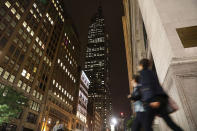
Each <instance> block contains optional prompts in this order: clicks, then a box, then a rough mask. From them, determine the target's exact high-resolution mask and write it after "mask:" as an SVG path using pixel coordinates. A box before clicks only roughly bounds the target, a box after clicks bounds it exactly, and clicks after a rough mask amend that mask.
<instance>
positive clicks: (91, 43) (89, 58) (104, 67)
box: [85, 6, 112, 130]
mask: <svg viewBox="0 0 197 131" xmlns="http://www.w3.org/2000/svg"><path fill="white" fill-rule="evenodd" d="M109 68H110V66H109V35H108V34H107V32H106V28H105V23H104V17H103V14H102V7H101V6H99V8H98V11H97V13H96V14H95V15H93V17H92V19H91V23H90V25H89V31H88V44H87V50H86V60H85V72H86V74H87V76H88V77H89V79H90V82H91V83H90V88H89V99H92V100H94V101H95V106H96V110H97V111H98V112H99V113H100V114H101V117H102V119H103V130H105V129H106V128H108V127H109V120H110V116H111V110H112V107H111V96H110V89H109Z"/></svg>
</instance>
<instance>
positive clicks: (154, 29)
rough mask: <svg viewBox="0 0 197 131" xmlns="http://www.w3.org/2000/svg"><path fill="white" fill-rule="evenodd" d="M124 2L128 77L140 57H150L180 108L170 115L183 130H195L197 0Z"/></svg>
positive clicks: (137, 0)
mask: <svg viewBox="0 0 197 131" xmlns="http://www.w3.org/2000/svg"><path fill="white" fill-rule="evenodd" d="M123 3H124V10H125V16H123V28H124V36H125V47H126V53H127V62H128V63H127V64H128V70H130V71H129V79H130V80H131V74H132V73H136V63H138V62H139V59H141V58H143V57H146V58H149V59H151V60H152V61H153V63H154V64H153V67H155V69H156V72H157V75H158V78H159V80H160V83H161V84H162V86H163V87H164V89H165V90H166V92H167V93H168V94H169V95H170V96H171V97H172V98H173V99H174V100H175V101H176V102H177V104H178V106H179V108H180V109H179V111H177V112H176V113H173V114H172V116H173V118H174V120H175V121H176V122H177V123H178V124H179V125H181V126H182V127H183V128H184V130H186V131H195V130H197V114H196V112H195V109H196V103H195V101H196V100H197V88H196V87H197V68H196V67H197V59H196V58H197V37H196V34H197V28H196V26H197V14H196V12H197V1H194V0H187V1H186V0H173V1H171V0H167V1H161V0H159V1H156V0H148V1H147V0H123ZM131 90H132V88H131ZM157 122H158V124H159V130H166V129H167V127H166V125H165V124H164V123H163V121H162V120H160V119H158V120H157Z"/></svg>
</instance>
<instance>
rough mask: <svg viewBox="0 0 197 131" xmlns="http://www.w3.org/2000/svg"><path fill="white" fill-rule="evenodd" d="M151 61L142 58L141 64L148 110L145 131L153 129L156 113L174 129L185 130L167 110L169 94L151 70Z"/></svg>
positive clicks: (141, 77)
mask: <svg viewBox="0 0 197 131" xmlns="http://www.w3.org/2000/svg"><path fill="white" fill-rule="evenodd" d="M149 66H150V61H149V60H148V59H142V60H141V61H140V64H139V70H140V84H141V86H142V87H141V90H140V92H141V101H142V102H143V104H144V108H145V110H146V112H145V115H144V119H145V121H144V122H145V123H144V124H143V125H144V130H145V131H153V129H152V124H153V121H154V118H155V116H156V115H159V116H160V117H162V118H163V119H164V121H165V122H166V124H167V125H168V126H169V127H170V128H171V129H172V130H174V131H183V130H182V129H181V128H180V127H179V126H178V125H176V124H175V123H174V122H173V120H172V119H171V117H170V116H169V114H168V112H167V104H168V95H167V94H166V93H165V92H164V91H163V89H162V87H161V85H160V84H159V81H158V79H157V77H156V75H155V74H154V73H153V71H151V70H149V69H148V68H149Z"/></svg>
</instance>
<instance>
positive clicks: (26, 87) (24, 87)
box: [17, 80, 31, 93]
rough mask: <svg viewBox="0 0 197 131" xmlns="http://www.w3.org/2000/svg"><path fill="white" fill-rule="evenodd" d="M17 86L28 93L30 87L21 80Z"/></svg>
mask: <svg viewBox="0 0 197 131" xmlns="http://www.w3.org/2000/svg"><path fill="white" fill-rule="evenodd" d="M17 87H19V88H21V89H22V90H24V91H26V92H27V93H30V91H31V87H30V86H28V85H27V84H26V83H24V82H22V81H21V80H19V81H18V83H17Z"/></svg>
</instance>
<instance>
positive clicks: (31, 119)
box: [27, 112, 38, 124]
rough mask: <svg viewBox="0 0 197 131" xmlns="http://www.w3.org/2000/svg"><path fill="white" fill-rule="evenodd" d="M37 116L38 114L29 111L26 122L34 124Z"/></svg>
mask: <svg viewBox="0 0 197 131" xmlns="http://www.w3.org/2000/svg"><path fill="white" fill-rule="evenodd" d="M37 117H38V116H37V115H36V114H34V113H31V112H29V113H28V115H27V122H30V123H33V124H35V123H36V121H37Z"/></svg>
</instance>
